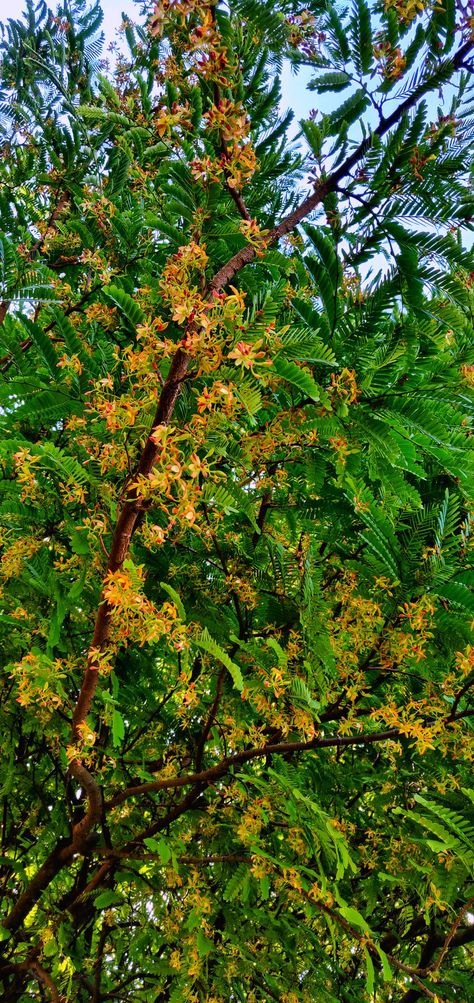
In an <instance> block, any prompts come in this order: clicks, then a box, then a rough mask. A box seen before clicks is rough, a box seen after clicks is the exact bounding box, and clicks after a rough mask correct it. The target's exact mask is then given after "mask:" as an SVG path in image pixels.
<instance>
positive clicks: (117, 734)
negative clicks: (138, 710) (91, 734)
mask: <svg viewBox="0 0 474 1003" xmlns="http://www.w3.org/2000/svg"><path fill="white" fill-rule="evenodd" d="M124 737H125V724H124V720H123V717H122V715H121V714H120V713H119V711H118V710H115V708H114V710H113V713H112V744H113V746H114V748H115V749H116V748H117V746H119V745H121V743H122V742H123V739H124Z"/></svg>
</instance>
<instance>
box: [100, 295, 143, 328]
mask: <svg viewBox="0 0 474 1003" xmlns="http://www.w3.org/2000/svg"><path fill="white" fill-rule="evenodd" d="M103 292H104V295H105V296H106V297H107V298H108V299H110V300H112V303H115V305H116V306H118V308H119V310H120V312H121V313H122V314H123V315H124V317H126V319H127V320H128V321H129V323H130V324H131V325H132V327H137V325H138V324H143V322H144V320H145V314H144V313H143V310H142V309H141V307H139V305H138V303H136V302H135V300H134V299H133V298H132V297H131V296H129V294H128V293H126V292H125V290H124V289H119V287H118V286H114V285H111V286H105V288H104V290H103Z"/></svg>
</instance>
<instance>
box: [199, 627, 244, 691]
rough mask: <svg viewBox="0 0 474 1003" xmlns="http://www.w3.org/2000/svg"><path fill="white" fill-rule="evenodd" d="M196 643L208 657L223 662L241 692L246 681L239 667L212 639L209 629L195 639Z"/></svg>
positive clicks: (205, 629)
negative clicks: (211, 656) (210, 656)
mask: <svg viewBox="0 0 474 1003" xmlns="http://www.w3.org/2000/svg"><path fill="white" fill-rule="evenodd" d="M194 643H195V644H196V645H197V647H198V648H201V650H202V651H206V652H207V653H208V655H213V656H214V658H216V659H217V661H218V662H221V664H222V665H224V666H225V668H226V669H228V670H229V673H230V675H231V676H232V679H233V682H234V686H235V688H236V689H237V690H239V692H241V691H242V690H243V688H244V681H243V678H242V673H241V671H240V668H239V666H238V665H236V664H235V662H233V661H232V660H231V659H230V658H229V656H228V654H227V652H226V651H224V649H223V648H221V646H220V645H219V644H218V643H217V641H215V640H214V638H213V637H211V635H210V633H209V631H208V629H207V627H205V628H204V630H203V631H202V634H199V636H198V637H195V638H194Z"/></svg>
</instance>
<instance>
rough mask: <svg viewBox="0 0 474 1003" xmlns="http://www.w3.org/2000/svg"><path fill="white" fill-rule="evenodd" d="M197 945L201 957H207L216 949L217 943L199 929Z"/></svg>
mask: <svg viewBox="0 0 474 1003" xmlns="http://www.w3.org/2000/svg"><path fill="white" fill-rule="evenodd" d="M196 947H197V951H198V954H199V957H200V958H205V957H206V956H207V955H208V954H210V952H211V951H213V950H214V949H215V944H214V941H213V940H210V939H209V937H206V935H205V934H204V933H203V931H202V930H201V929H199V930H198V932H197V936H196Z"/></svg>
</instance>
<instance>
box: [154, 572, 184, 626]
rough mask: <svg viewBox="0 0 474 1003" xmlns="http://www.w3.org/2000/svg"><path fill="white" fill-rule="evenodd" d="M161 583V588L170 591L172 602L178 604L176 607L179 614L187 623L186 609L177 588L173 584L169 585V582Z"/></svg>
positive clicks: (182, 620)
mask: <svg viewBox="0 0 474 1003" xmlns="http://www.w3.org/2000/svg"><path fill="white" fill-rule="evenodd" d="M160 585H161V588H162V589H163V590H164V591H165V592H167V593H168V595H169V597H170V599H171V602H172V603H174V605H175V606H176V609H177V611H178V616H179V618H180V620H181V622H182V623H186V610H185V608H184V606H183V604H182V602H181V599H180V597H179V595H178V593H177V592H176V590H175V589H174V588H173V586H172V585H168V582H160Z"/></svg>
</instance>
